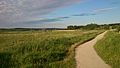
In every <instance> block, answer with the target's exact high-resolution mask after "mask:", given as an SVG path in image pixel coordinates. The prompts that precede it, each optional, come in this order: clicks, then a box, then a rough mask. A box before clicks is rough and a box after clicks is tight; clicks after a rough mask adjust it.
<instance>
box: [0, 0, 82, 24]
mask: <svg viewBox="0 0 120 68" xmlns="http://www.w3.org/2000/svg"><path fill="white" fill-rule="evenodd" d="M78 1H80V0H0V26H1V24H2V26H6V24H13V23H16V22H24V21H27V20H29V19H32V18H35V17H37V16H41V15H46V14H48V13H50V12H52V11H54V10H56V9H57V8H60V7H63V6H66V5H70V4H74V3H76V2H78Z"/></svg>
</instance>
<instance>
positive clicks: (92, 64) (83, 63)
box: [75, 31, 111, 68]
mask: <svg viewBox="0 0 120 68" xmlns="http://www.w3.org/2000/svg"><path fill="white" fill-rule="evenodd" d="M106 33H107V31H105V32H104V33H102V34H100V35H98V36H97V37H96V38H95V39H93V40H91V41H88V42H86V43H84V44H82V45H80V46H78V47H77V48H76V49H75V59H76V64H77V68H111V67H110V66H109V65H107V64H106V63H105V62H104V61H103V60H102V59H101V58H100V57H99V56H98V55H97V53H96V51H95V49H94V45H95V44H96V42H97V41H98V40H100V39H102V38H103V37H104V35H105V34H106Z"/></svg>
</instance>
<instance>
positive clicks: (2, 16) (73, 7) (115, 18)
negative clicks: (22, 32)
mask: <svg viewBox="0 0 120 68" xmlns="http://www.w3.org/2000/svg"><path fill="white" fill-rule="evenodd" d="M30 6H31V7H30ZM119 6H120V1H119V0H114V1H113V0H21V1H20V0H1V1H0V27H1V28H4V27H13V28H14V27H15V28H20V27H32V28H33V27H35V28H38V27H40V28H44V27H46V28H54V27H56V28H64V27H66V26H68V25H85V24H88V23H97V24H107V23H120V7H119Z"/></svg>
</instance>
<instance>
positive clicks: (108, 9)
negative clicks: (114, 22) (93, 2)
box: [93, 7, 117, 13]
mask: <svg viewBox="0 0 120 68" xmlns="http://www.w3.org/2000/svg"><path fill="white" fill-rule="evenodd" d="M116 8H117V7H110V8H102V9H96V10H93V12H94V13H100V12H108V11H110V10H113V9H116Z"/></svg>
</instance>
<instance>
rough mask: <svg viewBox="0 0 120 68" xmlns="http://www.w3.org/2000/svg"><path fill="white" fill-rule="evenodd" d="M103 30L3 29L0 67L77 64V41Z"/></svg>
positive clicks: (48, 67)
mask: <svg viewBox="0 0 120 68" xmlns="http://www.w3.org/2000/svg"><path fill="white" fill-rule="evenodd" d="M101 32H102V31H78V30H76V31H57V30H56V31H50V30H49V31H0V68H75V66H76V63H75V59H74V48H73V47H71V46H72V45H73V44H75V43H77V42H80V43H83V42H85V41H87V40H89V39H92V38H94V37H95V36H96V35H98V34H99V33H101Z"/></svg>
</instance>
